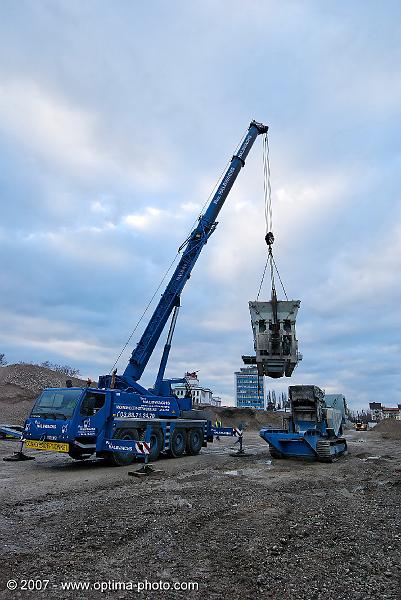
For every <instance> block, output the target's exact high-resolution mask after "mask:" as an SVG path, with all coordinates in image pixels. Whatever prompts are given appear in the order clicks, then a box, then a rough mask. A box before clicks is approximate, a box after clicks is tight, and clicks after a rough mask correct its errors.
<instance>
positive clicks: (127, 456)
mask: <svg viewBox="0 0 401 600" xmlns="http://www.w3.org/2000/svg"><path fill="white" fill-rule="evenodd" d="M139 437H140V436H139V433H138V430H137V429H117V431H116V433H115V434H114V438H113V439H116V440H139ZM134 460H135V454H134V453H133V452H109V453H108V455H107V457H106V461H107V463H108V464H109V465H111V466H112V467H127V466H128V465H130V464H132V463H133V462H134Z"/></svg>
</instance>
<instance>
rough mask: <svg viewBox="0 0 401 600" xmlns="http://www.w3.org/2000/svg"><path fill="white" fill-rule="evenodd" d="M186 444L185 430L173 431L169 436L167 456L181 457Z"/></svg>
mask: <svg viewBox="0 0 401 600" xmlns="http://www.w3.org/2000/svg"><path fill="white" fill-rule="evenodd" d="M186 444H187V436H186V432H185V429H174V431H173V433H172V435H171V441H170V452H169V454H170V455H171V456H173V457H174V458H178V457H179V456H182V455H183V454H184V451H185V447H186Z"/></svg>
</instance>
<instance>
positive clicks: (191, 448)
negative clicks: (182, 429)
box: [186, 428, 203, 456]
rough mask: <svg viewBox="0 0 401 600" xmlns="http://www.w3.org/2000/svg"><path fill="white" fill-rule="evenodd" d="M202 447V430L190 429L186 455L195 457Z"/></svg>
mask: <svg viewBox="0 0 401 600" xmlns="http://www.w3.org/2000/svg"><path fill="white" fill-rule="evenodd" d="M202 446H203V430H202V429H200V428H196V429H190V430H189V432H188V436H187V447H186V450H187V454H191V455H192V456H195V454H199V452H200V451H201V449H202Z"/></svg>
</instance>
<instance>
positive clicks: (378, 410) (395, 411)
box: [369, 402, 401, 421]
mask: <svg viewBox="0 0 401 600" xmlns="http://www.w3.org/2000/svg"><path fill="white" fill-rule="evenodd" d="M369 408H370V411H371V413H372V419H373V421H381V420H382V419H397V421H401V404H399V405H398V407H388V406H383V404H381V403H380V402H370V403H369Z"/></svg>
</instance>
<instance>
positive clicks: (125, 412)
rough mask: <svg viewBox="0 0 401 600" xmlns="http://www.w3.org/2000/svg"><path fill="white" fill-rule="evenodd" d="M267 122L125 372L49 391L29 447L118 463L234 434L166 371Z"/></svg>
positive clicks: (199, 232) (29, 431)
mask: <svg viewBox="0 0 401 600" xmlns="http://www.w3.org/2000/svg"><path fill="white" fill-rule="evenodd" d="M267 130H268V127H267V126H266V125H263V124H262V123H258V122H256V121H252V122H251V123H250V125H249V128H248V130H247V132H246V134H245V137H244V138H243V141H242V143H241V144H240V146H239V148H238V150H237V151H236V153H235V154H234V156H233V157H232V159H231V161H230V163H229V165H228V168H227V170H226V172H225V174H224V176H223V177H222V179H221V181H220V184H219V185H218V187H217V190H216V192H215V194H214V195H213V197H212V199H211V201H210V203H209V205H208V207H207V209H206V211H205V213H204V214H202V215H201V216H200V217H199V220H198V223H197V225H196V227H195V229H194V230H193V231H192V233H191V234H190V235H189V237H188V239H187V240H186V241H185V242H184V244H183V245H182V246H181V248H180V250H183V252H182V255H181V258H180V261H179V263H178V265H177V267H176V269H175V271H174V273H173V275H172V277H171V279H170V281H169V283H168V284H167V287H166V289H165V291H164V293H163V294H162V296H161V298H160V301H159V302H158V304H157V306H156V308H155V310H154V312H153V315H152V316H151V318H150V320H149V323H148V325H147V327H146V328H145V331H144V333H143V335H142V337H141V339H140V340H139V342H138V344H137V346H136V348H135V349H134V351H133V352H132V355H131V358H130V360H129V362H128V365H127V367H126V369H125V371H124V373H123V374H122V375H121V376H120V375H117V374H116V372H115V371H114V372H113V373H112V374H109V375H103V376H100V377H99V382H98V387H97V388H94V387H88V388H76V387H66V388H47V389H45V390H43V392H42V393H41V395H40V396H39V398H38V399H37V401H36V403H35V405H34V407H33V409H32V412H31V414H30V416H29V418H28V419H27V421H26V422H25V427H24V432H23V441H24V443H25V447H27V448H31V449H36V450H48V451H55V452H65V453H68V454H69V455H70V456H71V458H74V459H85V458H88V457H89V456H92V455H95V456H97V457H101V458H105V459H107V460H108V461H109V462H110V463H111V464H113V465H115V466H122V465H129V464H131V463H132V462H133V460H134V458H135V457H142V458H147V459H150V460H156V459H157V458H158V457H159V455H160V453H161V452H167V453H169V454H170V455H172V456H173V457H178V456H181V455H182V454H184V453H185V452H186V453H187V454H198V453H199V451H200V450H201V448H202V446H206V445H207V442H208V441H213V434H214V433H215V434H219V435H235V430H234V429H232V428H221V429H219V430H215V431H214V430H213V428H212V424H211V422H210V421H209V420H208V419H206V418H205V417H204V416H203V413H202V412H201V411H196V410H193V409H192V400H191V398H190V397H184V398H178V397H176V396H175V395H174V392H173V389H172V386H173V385H174V384H177V383H182V382H183V381H184V380H183V379H165V378H164V373H165V369H166V365H167V361H168V356H169V352H170V348H171V341H172V337H173V333H174V328H175V324H176V321H177V316H178V311H179V306H180V297H181V293H182V291H183V289H184V286H185V284H186V283H187V281H188V279H189V278H190V276H191V272H192V269H193V267H194V265H195V263H196V261H197V259H198V257H199V255H200V253H201V251H202V249H203V248H204V246H205V244H206V243H207V241H208V239H209V237H210V236H211V235H212V233H213V232H214V230H215V229H216V226H217V222H216V218H217V216H218V214H219V212H220V210H221V208H222V206H223V204H224V202H225V200H226V198H227V196H228V194H229V192H230V190H231V188H232V186H233V184H234V182H235V180H236V178H237V176H238V174H239V172H240V171H241V169H242V167H243V166H244V165H245V159H246V157H247V156H248V153H249V151H250V150H251V148H252V146H253V144H254V142H255V140H256V138H257V137H258V136H259V135H260V134H266V133H267ZM170 317H171V322H170V327H169V331H168V336H167V341H166V344H165V346H164V351H163V354H162V358H161V361H160V366H159V370H158V373H157V377H156V381H155V384H154V386H153V388H151V389H145V388H144V387H143V386H142V385H140V383H138V381H139V379H140V378H141V376H142V374H143V372H144V370H145V368H146V365H147V364H148V362H149V359H150V357H151V356H152V353H153V351H154V349H155V346H156V344H157V342H158V340H159V338H160V336H161V335H162V333H163V330H164V327H165V326H166V324H167V322H168V320H169V318H170Z"/></svg>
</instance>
